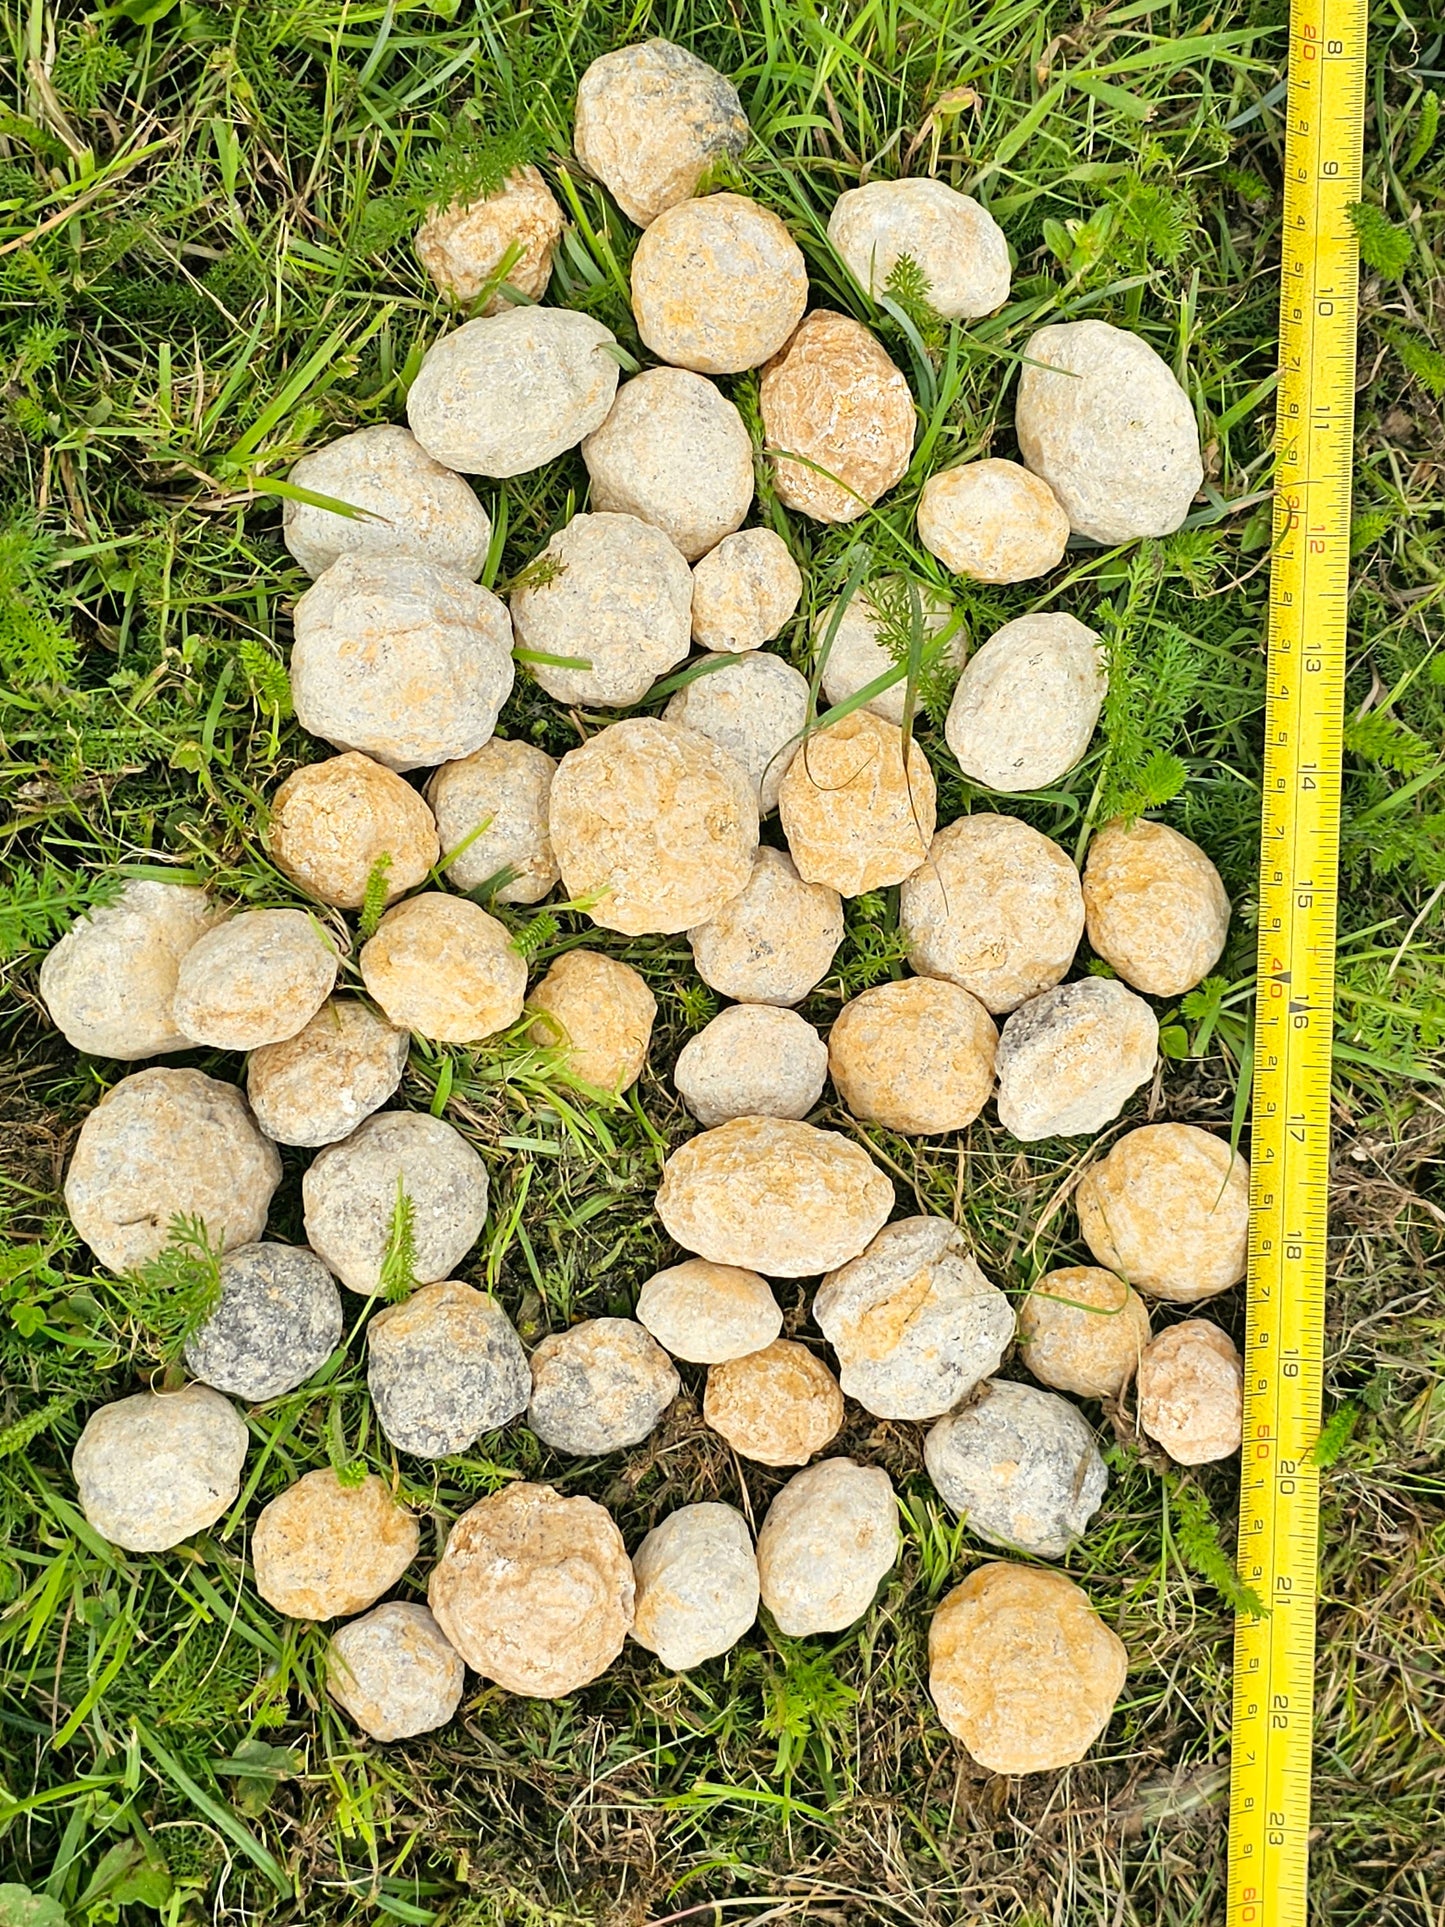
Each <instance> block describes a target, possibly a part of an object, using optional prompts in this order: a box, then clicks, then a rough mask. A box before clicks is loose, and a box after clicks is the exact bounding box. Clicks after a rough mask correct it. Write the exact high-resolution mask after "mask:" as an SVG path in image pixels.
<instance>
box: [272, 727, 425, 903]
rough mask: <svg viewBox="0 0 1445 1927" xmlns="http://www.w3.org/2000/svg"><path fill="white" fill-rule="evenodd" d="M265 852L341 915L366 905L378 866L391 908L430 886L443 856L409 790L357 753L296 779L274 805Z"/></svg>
mask: <svg viewBox="0 0 1445 1927" xmlns="http://www.w3.org/2000/svg"><path fill="white" fill-rule="evenodd" d="M266 846H267V848H268V849H269V850H270V852H271V860H272V861H273V862H274V863H275V865H276V867H277V869H278V870H281V871H283V872H284V873H285V875H287V876H288V877H290V878H291V880H292V882H293V883H299V884H300V885H301V887H302V889H303V890H308V891H310V893H311V895H312V896H313V897H317V898H319V899H320V901H321V902H322V903H331V904H335V905H336V906H337V907H338V908H339V909H343V910H359V909H360V908H361V906H362V905H363V904H364V903H365V901H366V891H367V886H368V885H369V884H370V883H371V882H372V879H373V877H374V876H375V875H376V874H377V866H378V865H379V864H380V865H383V866H384V879H383V894H384V897H385V900H386V901H387V902H388V903H390V902H391V901H392V900H393V898H395V897H399V896H404V895H405V894H406V892H407V891H408V890H414V889H415V888H416V886H417V885H418V884H419V883H422V882H425V880H426V877H427V874H428V872H429V871H430V870H431V868H432V866H433V864H434V863H435V862H436V860H437V857H438V855H439V854H440V846H439V844H438V841H437V826H436V822H435V820H434V818H433V816H432V813H431V811H430V810H429V809H428V808H427V806H426V804H425V803H424V802H423V800H422V799H421V797H420V796H418V795H417V793H416V791H415V790H414V789H413V788H412V786H411V784H410V783H408V782H407V781H406V780H405V779H404V778H403V777H400V776H398V775H397V773H396V771H395V770H390V769H387V767H386V766H385V764H383V763H378V762H374V761H373V760H372V758H371V757H370V756H362V755H360V754H359V753H358V752H357V751H356V750H348V751H347V753H346V755H344V756H330V757H328V758H327V759H326V761H325V762H323V763H306V764H303V765H302V767H301V768H300V769H296V770H293V771H292V772H291V774H290V775H289V776H288V777H287V778H286V781H285V782H284V783H283V784H282V785H281V787H280V789H278V790H277V792H276V794H275V795H274V796H273V797H272V799H271V816H270V821H269V822H268V824H267V826H266Z"/></svg>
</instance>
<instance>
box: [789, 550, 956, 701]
mask: <svg viewBox="0 0 1445 1927" xmlns="http://www.w3.org/2000/svg"><path fill="white" fill-rule="evenodd" d="M837 607H838V605H837V603H836V602H830V603H829V604H828V606H827V608H826V609H823V610H822V611H821V612H820V613H819V614H818V615H817V616H815V617H814V618H813V651H814V655H815V656H817V655H819V654H821V652H822V650H823V647H824V644H825V642H826V644H827V651H828V654H827V658H826V660H825V661H824V664H823V694H824V695H825V696H826V697H827V699H828V701H829V702H830V703H845V702H847V701H848V699H849V697H850V696H856V695H857V694H858V691H859V690H860V689H866V688H867V686H868V684H869V683H871V682H874V681H876V680H877V678H878V677H879V676H883V675H887V674H888V673H889V672H890V671H892V670H895V669H900V668H902V669H904V671H905V673H904V675H903V676H902V678H901V680H899V681H898V682H895V683H891V684H890V685H889V687H888V688H887V689H884V690H882V691H880V693H879V694H878V695H876V696H870V697H869V699H868V701H867V702H866V703H865V704H864V705H863V706H864V708H865V709H871V710H872V712H873V714H874V715H875V716H881V717H882V718H883V720H884V722H885V723H894V724H896V725H897V727H898V728H899V729H901V728H902V727H903V714H904V709H905V707H906V704H907V696H908V679H907V675H906V666H907V658H906V656H905V657H904V658H903V659H902V661H901V662H900V660H899V658H898V657H896V656H895V655H894V654H893V652H892V651H891V650H890V649H889V648H888V646H887V644H886V642H885V641H884V640H883V637H884V635H886V634H887V633H888V632H889V630H890V629H891V630H892V631H893V632H894V633H895V634H896V635H898V636H899V638H900V640H901V639H902V637H903V636H904V635H906V634H907V633H908V632H909V631H911V629H912V627H913V621H914V612H913V607H912V598H911V597H910V595H909V593H908V588H907V585H906V584H905V583H904V582H903V581H902V579H901V578H900V577H898V576H884V577H883V578H882V579H881V580H880V581H877V582H875V583H874V584H873V585H872V588H871V589H859V590H858V591H857V593H856V594H855V595H853V596H852V597H850V599H849V601H848V604H847V606H846V608H845V609H844V610H843V613H842V615H841V616H839V617H838V620H837V626H836V628H834V627H833V619H834V611H835V610H836V609H837ZM918 616H919V619H920V620H921V621H922V624H923V631H924V647H925V648H927V646H928V642H929V641H930V640H931V638H932V637H934V636H936V635H938V634H940V632H941V631H942V630H944V629H946V628H947V627H948V624H949V621H950V620H951V618H952V616H953V609H952V608H951V606H950V605H949V604H948V603H947V602H945V601H944V599H943V597H942V596H937V595H934V594H932V593H931V592H930V591H921V592H920V594H919V601H918ZM830 629H832V631H833V634H832V640H831V641H828V631H829V630H830ZM966 641H967V639H966V637H965V636H964V633H963V630H962V629H961V628H960V629H959V630H957V631H956V633H955V634H954V635H953V636H952V637H951V638H950V639H949V641H948V642H947V643H945V644H944V645H943V647H942V660H944V661H946V662H947V663H949V664H951V665H954V666H957V665H958V664H959V663H961V662H962V661H963V655H964V649H965V646H966ZM913 701H914V713H915V714H916V713H917V709H918V694H917V691H916V690H915V691H914V698H913Z"/></svg>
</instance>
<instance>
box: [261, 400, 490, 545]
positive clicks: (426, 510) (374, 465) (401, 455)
mask: <svg viewBox="0 0 1445 1927" xmlns="http://www.w3.org/2000/svg"><path fill="white" fill-rule="evenodd" d="M288 480H289V481H290V482H291V483H292V485H293V486H294V487H296V488H304V489H307V490H308V491H309V492H310V493H311V494H313V495H329V496H330V497H331V499H332V501H334V502H345V503H347V504H348V506H349V507H351V508H354V509H360V510H362V513H361V514H360V515H338V514H337V513H336V511H335V510H334V509H324V508H321V507H319V506H318V505H317V504H316V503H314V502H300V501H297V500H296V498H295V497H294V496H287V497H286V499H285V500H284V501H283V502H282V504H281V536H282V540H283V541H284V542H285V544H286V546H287V548H288V549H289V550H290V551H291V553H292V555H294V556H295V558H296V560H297V561H298V562H299V563H300V564H301V566H302V568H303V569H304V570H305V571H306V573H307V575H309V576H312V577H315V576H318V575H324V574H325V573H326V571H327V570H328V569H329V568H330V567H331V565H332V563H333V562H334V561H335V560H336V558H337V556H339V555H414V556H420V558H421V559H422V560H423V561H424V562H434V563H436V564H437V566H438V567H439V568H443V569H456V570H457V571H458V572H459V573H460V574H462V575H465V576H469V577H470V578H471V579H472V581H473V582H475V581H476V579H477V577H478V576H479V575H480V574H481V572H482V564H483V562H485V561H486V559H487V545H488V543H489V542H490V541H491V539H492V524H491V518H490V517H489V516H488V514H487V511H486V510H485V509H484V508H483V507H482V505H481V503H480V502H479V501H478V500H477V498H476V496H475V495H474V494H473V493H472V491H471V489H470V488H469V487H468V485H467V484H466V483H465V482H464V481H463V480H462V478H461V476H460V475H455V474H453V473H452V471H451V469H449V468H443V467H442V465H441V463H440V462H434V461H433V460H432V458H431V456H430V455H428V454H427V452H426V450H425V449H424V448H423V447H422V446H421V443H420V442H418V441H417V439H416V437H415V436H414V435H412V434H411V433H410V431H409V430H408V429H405V428H402V427H400V426H398V425H397V424H395V423H393V422H382V423H378V424H377V425H376V426H375V427H373V428H358V429H357V430H356V432H355V434H352V435H342V436H340V437H338V439H337V440H336V441H334V442H328V443H327V444H326V446H325V447H324V448H316V449H313V450H312V451H311V453H310V454H309V455H303V456H302V457H301V459H300V461H299V462H297V464H296V466H295V467H294V468H293V469H292V470H291V474H290V476H289V477H288Z"/></svg>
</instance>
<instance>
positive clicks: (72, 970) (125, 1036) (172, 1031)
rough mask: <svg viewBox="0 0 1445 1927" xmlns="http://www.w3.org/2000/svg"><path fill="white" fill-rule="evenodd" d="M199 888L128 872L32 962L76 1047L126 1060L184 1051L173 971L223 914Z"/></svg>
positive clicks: (186, 1043)
mask: <svg viewBox="0 0 1445 1927" xmlns="http://www.w3.org/2000/svg"><path fill="white" fill-rule="evenodd" d="M224 914H225V912H224V911H223V910H222V909H220V908H219V906H217V905H216V904H214V903H213V902H212V901H211V899H210V898H209V897H208V896H207V895H206V893H205V891H204V890H193V889H190V888H189V887H187V886H186V885H184V884H179V883H152V882H150V881H149V880H148V879H146V878H143V877H131V878H129V879H128V880H127V881H126V882H125V883H124V884H123V885H122V886H121V889H120V891H119V894H118V895H117V896H116V897H115V899H114V901H113V902H111V903H102V904H96V905H95V906H94V907H93V908H92V909H89V910H87V911H86V912H85V914H84V916H81V917H77V918H76V919H75V922H74V923H72V924H71V926H70V928H69V929H68V930H67V931H66V933H65V935H64V936H63V937H61V939H60V940H59V942H58V943H56V944H55V945H54V946H53V947H52V948H51V949H50V950H48V951H47V952H46V954H45V958H44V960H43V961H42V963H41V965H40V995H41V996H42V997H43V998H44V1000H45V1007H46V1009H47V1010H48V1011H49V1012H50V1017H51V1021H52V1022H53V1023H54V1025H55V1027H56V1029H57V1030H59V1031H60V1033H61V1035H62V1036H63V1037H64V1038H65V1041H66V1043H68V1044H71V1045H73V1046H74V1047H75V1049H76V1050H81V1051H86V1052H87V1053H88V1054H89V1055H90V1056H92V1057H114V1058H118V1059H120V1061H121V1062H123V1063H134V1062H135V1061H136V1060H137V1059H138V1058H142V1057H159V1056H160V1055H161V1054H162V1053H163V1052H169V1051H178V1050H189V1049H190V1047H191V1044H190V1039H189V1038H188V1037H183V1036H182V1035H181V1033H180V1031H179V1030H177V1028H176V1022H175V1009H174V1005H175V997H176V974H177V972H178V971H179V969H180V966H181V962H182V959H183V958H184V957H185V955H186V953H187V951H188V950H190V948H191V946H192V945H193V944H195V943H197V942H198V941H199V940H200V938H202V937H203V936H204V935H205V934H206V932H207V931H208V930H209V929H210V928H211V927H212V926H213V925H214V924H215V923H216V921H217V920H218V919H219V918H220V917H222V916H224Z"/></svg>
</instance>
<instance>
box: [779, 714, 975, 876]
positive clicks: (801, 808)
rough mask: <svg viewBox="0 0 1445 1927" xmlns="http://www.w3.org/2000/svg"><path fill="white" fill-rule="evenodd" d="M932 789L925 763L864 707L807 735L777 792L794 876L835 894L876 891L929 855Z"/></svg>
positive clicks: (934, 798)
mask: <svg viewBox="0 0 1445 1927" xmlns="http://www.w3.org/2000/svg"><path fill="white" fill-rule="evenodd" d="M936 804H937V789H936V786H935V784H934V780H933V771H932V770H931V769H930V768H929V765H928V758H927V757H926V756H925V755H924V753H923V751H922V750H921V749H920V748H919V747H918V744H917V743H916V742H913V741H910V743H909V745H908V765H907V771H906V773H905V770H904V762H903V732H902V730H901V729H896V728H895V727H894V726H893V724H892V723H885V722H884V721H883V720H882V719H881V718H880V717H878V716H874V715H873V714H872V713H871V712H870V711H868V710H866V709H855V710H854V711H853V713H852V715H850V716H844V717H843V718H842V720H841V721H839V722H836V723H830V724H829V725H828V727H827V728H826V729H820V730H817V731H815V732H814V733H813V735H811V736H809V737H808V738H807V739H806V740H805V741H804V743H803V746H802V748H801V749H799V751H798V752H797V754H796V755H795V756H794V758H793V760H792V762H791V763H790V764H789V765H788V773H787V775H786V776H785V777H784V778H783V781H782V787H781V789H780V790H779V793H778V811H779V814H780V816H781V818H782V824H783V834H784V835H785V836H786V837H787V839H788V849H789V851H790V852H791V853H792V858H793V861H794V863H795V864H796V865H797V867H798V874H799V875H800V876H802V877H804V878H805V879H806V880H807V881H808V882H810V883H826V884H828V885H829V886H830V887H831V888H832V889H834V890H836V891H837V892H838V893H839V895H840V896H845V897H856V896H861V895H862V894H863V892H864V891H865V890H882V889H885V888H886V887H887V885H888V884H890V883H900V882H902V880H903V878H904V877H906V876H910V875H912V873H913V871H915V870H916V869H917V868H918V867H919V865H920V864H921V863H922V862H923V861H924V859H925V857H926V856H927V855H928V845H929V841H930V839H931V838H932V836H933V825H934V813H935V809H936Z"/></svg>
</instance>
